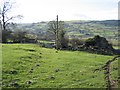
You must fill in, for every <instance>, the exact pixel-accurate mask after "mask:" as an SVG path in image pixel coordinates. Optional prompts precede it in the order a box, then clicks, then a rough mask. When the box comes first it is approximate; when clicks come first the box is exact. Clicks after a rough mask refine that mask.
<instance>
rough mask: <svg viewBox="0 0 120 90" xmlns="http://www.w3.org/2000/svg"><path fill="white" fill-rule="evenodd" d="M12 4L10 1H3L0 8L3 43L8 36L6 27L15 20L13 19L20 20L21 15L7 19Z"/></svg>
mask: <svg viewBox="0 0 120 90" xmlns="http://www.w3.org/2000/svg"><path fill="white" fill-rule="evenodd" d="M12 6H13V3H11V2H10V1H5V0H4V2H3V5H2V6H1V7H0V8H1V10H0V23H1V29H2V34H3V35H2V36H4V37H2V38H3V39H4V40H3V41H5V42H6V41H7V35H9V33H8V30H7V26H8V25H9V24H10V22H11V20H13V19H15V18H20V19H21V18H22V16H21V15H17V16H11V17H9V15H8V14H9V11H10V10H11V9H12Z"/></svg>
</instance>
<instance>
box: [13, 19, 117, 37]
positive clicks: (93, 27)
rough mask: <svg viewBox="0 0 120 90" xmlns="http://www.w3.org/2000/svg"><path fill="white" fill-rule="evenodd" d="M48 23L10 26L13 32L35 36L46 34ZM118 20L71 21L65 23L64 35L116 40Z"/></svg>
mask: <svg viewBox="0 0 120 90" xmlns="http://www.w3.org/2000/svg"><path fill="white" fill-rule="evenodd" d="M47 23H48V22H44V21H42V22H38V23H21V24H17V27H16V28H13V27H12V26H11V29H12V30H13V31H15V30H17V29H19V30H27V31H29V32H31V33H34V34H37V35H44V34H46V32H47V30H48V27H47ZM117 27H118V20H104V21H84V20H72V21H65V30H66V32H67V33H66V35H67V36H69V37H82V38H87V37H93V36H94V35H101V36H104V37H106V38H114V39H115V38H117V33H118V32H117V31H118V29H117Z"/></svg>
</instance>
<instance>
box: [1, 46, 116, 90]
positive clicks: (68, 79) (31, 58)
mask: <svg viewBox="0 0 120 90" xmlns="http://www.w3.org/2000/svg"><path fill="white" fill-rule="evenodd" d="M2 50H3V61H2V62H3V64H2V67H3V68H2V70H3V71H2V74H3V87H23V88H25V87H28V88H105V81H104V72H103V71H97V72H95V73H93V71H94V70H95V69H97V68H100V67H102V66H103V65H104V64H105V62H107V61H108V60H109V59H112V58H113V56H104V55H97V54H90V53H87V52H80V51H56V50H55V49H47V48H42V47H40V46H38V45H35V44H3V45H2ZM113 67H117V62H115V63H114V64H113ZM112 76H113V79H117V70H114V69H113V72H112Z"/></svg>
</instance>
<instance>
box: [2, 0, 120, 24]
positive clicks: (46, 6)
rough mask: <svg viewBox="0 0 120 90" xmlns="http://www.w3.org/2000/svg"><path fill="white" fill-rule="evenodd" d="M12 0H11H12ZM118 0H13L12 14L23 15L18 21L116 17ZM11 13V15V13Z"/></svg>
mask: <svg viewBox="0 0 120 90" xmlns="http://www.w3.org/2000/svg"><path fill="white" fill-rule="evenodd" d="M0 1H1V0H0ZM12 1H13V0H12ZM118 1H119V0H15V2H16V5H15V8H14V9H13V10H12V14H14V15H16V14H21V15H23V16H24V18H23V19H22V20H19V22H24V23H25V22H26V23H31V22H40V21H50V20H54V19H55V18H56V15H59V19H60V20H108V19H117V18H118ZM12 14H11V15H12Z"/></svg>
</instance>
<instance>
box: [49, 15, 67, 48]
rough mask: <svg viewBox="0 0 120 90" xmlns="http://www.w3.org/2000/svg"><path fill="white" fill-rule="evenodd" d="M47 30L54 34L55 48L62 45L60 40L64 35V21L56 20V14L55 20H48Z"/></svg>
mask: <svg viewBox="0 0 120 90" xmlns="http://www.w3.org/2000/svg"><path fill="white" fill-rule="evenodd" d="M48 30H49V32H51V33H53V34H54V35H55V43H56V49H60V48H61V47H62V46H61V41H63V40H62V39H63V37H64V35H65V31H64V21H58V15H57V20H56V21H50V22H49V23H48Z"/></svg>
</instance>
